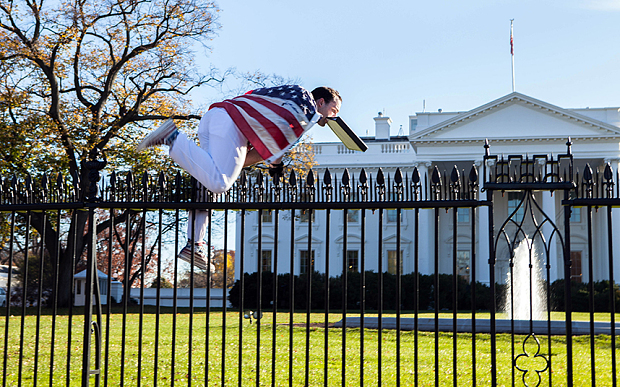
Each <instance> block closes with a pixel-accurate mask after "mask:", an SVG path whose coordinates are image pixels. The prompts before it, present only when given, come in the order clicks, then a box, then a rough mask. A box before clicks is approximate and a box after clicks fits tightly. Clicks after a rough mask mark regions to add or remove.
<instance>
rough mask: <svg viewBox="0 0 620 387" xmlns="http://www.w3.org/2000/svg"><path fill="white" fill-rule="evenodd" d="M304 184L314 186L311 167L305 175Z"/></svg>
mask: <svg viewBox="0 0 620 387" xmlns="http://www.w3.org/2000/svg"><path fill="white" fill-rule="evenodd" d="M306 185H307V186H308V187H314V172H313V171H312V169H310V170H309V171H308V175H307V176H306Z"/></svg>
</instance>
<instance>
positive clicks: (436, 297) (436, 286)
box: [433, 208, 439, 386]
mask: <svg viewBox="0 0 620 387" xmlns="http://www.w3.org/2000/svg"><path fill="white" fill-rule="evenodd" d="M434 228H435V235H434V239H435V244H434V252H433V261H434V263H435V269H434V277H433V278H434V287H433V292H434V304H435V305H434V308H435V386H439V208H435V224H434Z"/></svg>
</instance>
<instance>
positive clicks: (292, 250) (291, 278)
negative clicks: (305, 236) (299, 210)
mask: <svg viewBox="0 0 620 387" xmlns="http://www.w3.org/2000/svg"><path fill="white" fill-rule="evenodd" d="M291 175H292V173H291ZM292 176H294V175H292ZM290 246H291V247H290V268H291V270H290V274H289V289H288V292H289V294H288V299H289V328H288V334H289V337H288V385H289V387H293V326H294V320H293V317H294V313H295V210H294V209H292V210H291V244H290Z"/></svg>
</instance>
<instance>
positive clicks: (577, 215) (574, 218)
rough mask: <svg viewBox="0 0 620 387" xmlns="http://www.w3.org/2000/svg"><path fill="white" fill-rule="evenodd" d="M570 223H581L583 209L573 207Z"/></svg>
mask: <svg viewBox="0 0 620 387" xmlns="http://www.w3.org/2000/svg"><path fill="white" fill-rule="evenodd" d="M570 222H571V223H580V222H581V207H572V212H571V213H570Z"/></svg>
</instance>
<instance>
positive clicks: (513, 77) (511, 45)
mask: <svg viewBox="0 0 620 387" xmlns="http://www.w3.org/2000/svg"><path fill="white" fill-rule="evenodd" d="M514 20H515V19H510V57H511V59H512V92H513V93H514V91H515V52H514V43H513V40H512V22H513V21H514Z"/></svg>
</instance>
